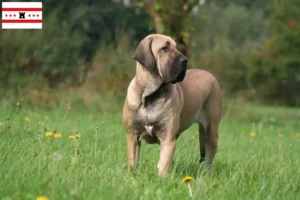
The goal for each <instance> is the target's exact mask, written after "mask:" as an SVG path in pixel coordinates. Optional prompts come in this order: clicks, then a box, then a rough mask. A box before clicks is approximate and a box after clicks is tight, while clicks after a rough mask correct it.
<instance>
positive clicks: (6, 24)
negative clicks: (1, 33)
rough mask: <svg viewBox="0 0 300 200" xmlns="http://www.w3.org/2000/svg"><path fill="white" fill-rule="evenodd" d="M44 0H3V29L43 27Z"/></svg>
mask: <svg viewBox="0 0 300 200" xmlns="http://www.w3.org/2000/svg"><path fill="white" fill-rule="evenodd" d="M42 6H43V5H42V2H2V29H42V27H43V16H42V11H43V7H42Z"/></svg>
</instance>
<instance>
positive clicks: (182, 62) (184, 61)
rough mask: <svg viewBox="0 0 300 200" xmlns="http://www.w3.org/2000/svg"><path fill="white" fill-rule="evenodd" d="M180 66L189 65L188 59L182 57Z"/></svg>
mask: <svg viewBox="0 0 300 200" xmlns="http://www.w3.org/2000/svg"><path fill="white" fill-rule="evenodd" d="M179 62H180V64H187V63H188V59H187V58H186V57H185V56H181V57H180V59H179Z"/></svg>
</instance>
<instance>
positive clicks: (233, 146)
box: [0, 103, 300, 200]
mask: <svg viewBox="0 0 300 200" xmlns="http://www.w3.org/2000/svg"><path fill="white" fill-rule="evenodd" d="M18 110H19V111H17V107H5V108H4V107H1V113H0V122H2V124H1V123H0V125H1V126H0V152H1V153H0V186H1V187H0V199H3V200H10V199H11V200H19V199H22V200H23V199H24V200H26V199H36V198H37V197H38V196H42V195H45V196H47V197H48V198H49V199H51V200H52V199H143V200H146V199H243V200H244V199H272V200H274V199H300V178H299V177H300V137H299V135H297V134H299V133H300V124H299V118H300V110H299V109H287V108H269V107H264V106H244V105H243V106H238V103H233V104H231V106H228V108H227V109H226V112H225V113H224V118H223V120H222V123H221V126H220V137H219V150H218V153H217V155H216V158H215V162H214V169H213V172H212V173H211V174H208V173H207V172H206V169H205V167H204V166H203V165H200V164H199V162H198V160H199V146H198V133H197V129H198V128H197V126H196V125H194V126H192V127H191V128H190V129H189V130H188V131H186V132H185V133H183V135H182V136H181V137H180V138H179V140H178V143H177V144H178V145H177V149H176V153H175V160H174V165H173V168H172V171H171V173H170V174H169V176H168V177H166V178H160V177H158V174H157V169H156V164H157V161H158V156H159V146H158V145H148V144H145V143H142V152H141V159H140V166H139V168H138V169H137V170H136V171H134V172H128V171H127V154H126V141H125V138H126V134H125V131H124V129H123V126H122V123H121V114H120V113H116V114H107V113H97V112H95V111H88V110H85V109H78V110H77V109H71V110H70V111H68V110H63V109H57V110H53V111H44V110H34V109H29V108H22V109H19V108H18ZM46 116H48V119H47V117H46ZM26 117H27V121H26V120H25V118H26ZM63 119H64V121H63ZM29 121H30V122H29ZM39 122H42V123H44V126H43V124H41V123H39ZM96 127H98V128H99V131H98V134H97V136H96ZM76 129H78V133H79V134H80V138H78V139H76V140H75V139H69V138H68V137H69V136H70V135H72V134H75V132H76ZM54 130H56V131H57V132H59V133H61V134H62V137H61V138H57V139H55V138H54V137H53V136H49V137H46V136H45V132H46V131H52V132H53V131H54ZM251 132H255V134H256V136H255V137H251V136H250V133H251ZM77 142H78V143H77ZM185 176H192V177H193V178H194V182H192V183H191V189H192V192H193V197H190V195H189V190H188V186H187V185H185V184H182V183H181V180H182V178H183V177H185Z"/></svg>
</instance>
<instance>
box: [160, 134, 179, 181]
mask: <svg viewBox="0 0 300 200" xmlns="http://www.w3.org/2000/svg"><path fill="white" fill-rule="evenodd" d="M175 148H176V139H172V140H167V139H166V140H163V141H161V144H160V158H159V163H158V171H159V175H160V176H166V175H167V174H168V173H169V171H170V169H171V166H172V162H173V157H174V152H175Z"/></svg>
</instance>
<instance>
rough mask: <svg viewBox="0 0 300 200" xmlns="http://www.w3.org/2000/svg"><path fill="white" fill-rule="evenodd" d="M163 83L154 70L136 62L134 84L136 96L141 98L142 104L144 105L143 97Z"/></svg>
mask: <svg viewBox="0 0 300 200" xmlns="http://www.w3.org/2000/svg"><path fill="white" fill-rule="evenodd" d="M163 83H164V81H163V79H162V77H160V76H159V73H158V72H156V71H149V70H147V69H145V68H144V66H142V65H141V64H140V63H138V62H137V66H136V75H135V84H136V86H137V87H136V88H137V89H138V91H136V92H137V93H138V94H137V95H138V96H139V97H140V98H141V103H142V105H145V98H146V97H147V96H149V95H151V94H153V93H154V92H155V91H157V90H158V89H159V88H160V87H161V86H162V84H163Z"/></svg>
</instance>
